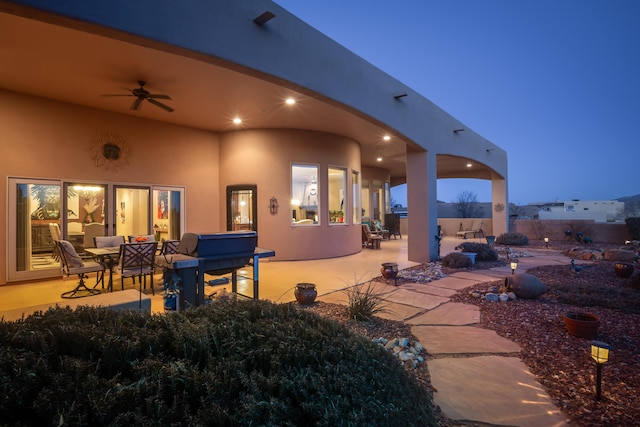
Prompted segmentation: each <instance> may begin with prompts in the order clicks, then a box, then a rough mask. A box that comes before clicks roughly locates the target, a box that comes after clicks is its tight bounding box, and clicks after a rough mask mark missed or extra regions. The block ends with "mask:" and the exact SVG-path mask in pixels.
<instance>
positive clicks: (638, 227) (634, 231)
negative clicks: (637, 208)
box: [624, 217, 640, 240]
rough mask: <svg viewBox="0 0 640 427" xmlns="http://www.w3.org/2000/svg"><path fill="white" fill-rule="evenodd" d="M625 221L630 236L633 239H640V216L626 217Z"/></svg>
mask: <svg viewBox="0 0 640 427" xmlns="http://www.w3.org/2000/svg"><path fill="white" fill-rule="evenodd" d="M624 222H625V223H626V224H627V230H628V231H629V236H631V239H633V240H640V217H635V218H625V220H624Z"/></svg>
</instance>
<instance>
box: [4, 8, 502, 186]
mask: <svg viewBox="0 0 640 427" xmlns="http://www.w3.org/2000/svg"><path fill="white" fill-rule="evenodd" d="M139 80H143V81H145V82H146V86H145V89H146V90H148V91H149V92H151V93H153V94H166V95H169V96H170V97H171V100H163V99H159V101H161V102H162V103H164V104H166V105H168V106H170V107H171V108H173V109H174V111H173V112H167V111H165V110H164V109H161V108H158V107H157V106H155V105H152V104H150V103H148V102H143V103H142V104H141V109H140V110H138V111H133V110H131V109H130V107H131V105H132V103H133V101H134V100H135V98H134V97H126V96H122V97H103V96H101V95H102V94H123V95H127V94H130V91H131V90H132V89H135V88H137V87H138V84H137V82H138V81H139ZM0 88H2V89H6V90H9V91H15V92H20V93H24V94H28V95H33V96H38V97H44V98H49V99H54V100H59V101H64V102H69V103H73V104H78V105H83V106H86V107H90V108H96V109H100V110H106V111H112V112H116V113H121V114H128V115H132V116H136V117H140V118H145V119H150V120H158V121H162V122H167V123H173V124H176V125H182V126H188V127H193V128H199V129H206V130H211V131H216V132H224V131H230V130H235V129H260V128H292V129H310V130H316V131H322V132H329V133H335V134H340V135H345V136H347V137H349V138H351V139H354V140H356V141H358V142H360V144H361V145H362V164H363V165H364V166H371V167H383V168H386V169H388V170H389V171H390V172H391V179H392V184H393V185H395V184H399V183H403V182H405V181H406V151H407V146H409V147H411V149H413V150H416V149H419V148H418V147H416V145H415V144H414V143H413V142H412V141H409V140H407V139H404V138H403V136H402V135H400V134H398V133H397V132H396V131H394V129H390V128H387V127H385V126H384V125H383V124H381V123H378V122H376V121H375V120H372V119H371V118H369V117H364V116H362V115H361V114H359V113H358V112H357V111H353V110H351V109H349V108H348V107H347V106H345V105H342V104H339V103H336V102H335V101H332V100H329V99H326V98H323V97H322V96H320V95H318V94H316V93H312V92H310V91H308V90H306V89H305V88H302V87H299V86H295V85H293V84H291V83H289V82H287V81H283V80H280V79H276V78H274V77H273V76H269V75H265V74H261V73H260V72H257V71H255V70H249V69H246V68H241V67H239V66H237V65H235V64H232V63H229V62H225V61H223V60H221V59H219V58H211V57H204V56H203V55H200V54H198V53H197V52H192V51H187V50H184V49H179V48H176V47H173V46H167V45H161V44H159V43H155V42H153V41H149V40H145V39H140V38H137V37H134V36H131V35H129V34H123V33H119V32H115V31H113V30H111V29H108V28H103V27H98V26H92V25H90V24H87V23H82V22H77V21H72V20H69V19H65V18H60V17H56V16H49V15H47V14H45V13H42V12H39V11H33V10H31V9H28V8H24V7H22V6H19V5H15V4H11V3H7V2H3V1H0ZM286 98H293V99H295V100H296V103H295V104H294V105H287V104H286V103H285V100H286ZM236 117H238V118H240V119H242V123H240V124H234V123H233V119H234V118H236ZM385 135H389V136H391V139H390V140H389V141H385V140H384V139H383V138H384V136H385ZM378 157H381V158H382V161H377V158H378ZM467 163H468V160H467V159H464V158H461V157H455V156H439V157H438V172H437V173H438V177H470V178H484V179H489V178H490V171H489V169H488V168H487V167H486V166H484V165H479V164H478V165H476V166H475V167H474V168H473V170H471V169H469V168H467V167H466V164H467Z"/></svg>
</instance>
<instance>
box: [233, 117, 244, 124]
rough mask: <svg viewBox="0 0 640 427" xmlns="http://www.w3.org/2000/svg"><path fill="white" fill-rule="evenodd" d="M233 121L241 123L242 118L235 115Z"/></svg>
mask: <svg viewBox="0 0 640 427" xmlns="http://www.w3.org/2000/svg"><path fill="white" fill-rule="evenodd" d="M233 123H235V124H237V125H239V124H240V123H242V119H240V117H236V118H234V119H233Z"/></svg>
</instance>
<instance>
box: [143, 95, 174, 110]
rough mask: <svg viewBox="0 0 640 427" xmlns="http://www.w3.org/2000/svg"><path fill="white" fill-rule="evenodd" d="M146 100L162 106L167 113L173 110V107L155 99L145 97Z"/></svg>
mask: <svg viewBox="0 0 640 427" xmlns="http://www.w3.org/2000/svg"><path fill="white" fill-rule="evenodd" d="M147 101H149V102H150V103H152V104H153V105H156V106H158V107H160V108H162V109H163V110H165V111H168V112H169V113H171V112H173V108H171V107H169V106H168V105H164V104H163V103H162V102H159V101H156V100H155V99H151V98H147Z"/></svg>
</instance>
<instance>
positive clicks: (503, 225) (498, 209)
mask: <svg viewBox="0 0 640 427" xmlns="http://www.w3.org/2000/svg"><path fill="white" fill-rule="evenodd" d="M491 209H492V210H493V234H494V235H495V236H499V235H501V234H503V233H506V232H507V231H508V225H509V203H508V201H507V180H505V179H503V178H493V179H492V180H491Z"/></svg>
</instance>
